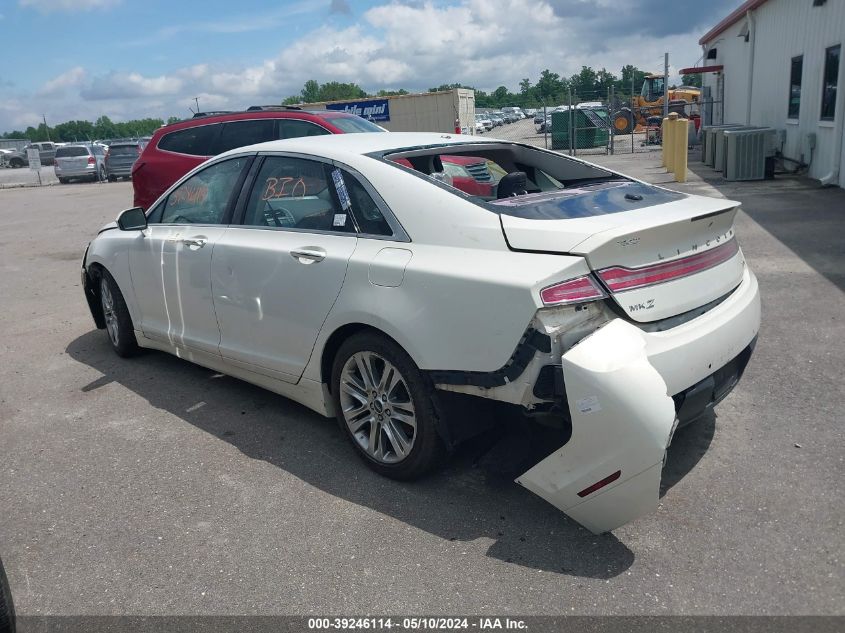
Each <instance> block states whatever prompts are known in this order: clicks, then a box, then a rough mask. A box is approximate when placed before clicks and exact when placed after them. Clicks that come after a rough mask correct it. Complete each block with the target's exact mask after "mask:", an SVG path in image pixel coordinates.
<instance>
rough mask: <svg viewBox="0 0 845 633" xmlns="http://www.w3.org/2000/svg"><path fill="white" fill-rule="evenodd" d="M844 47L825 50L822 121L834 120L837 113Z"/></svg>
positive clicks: (832, 47)
mask: <svg viewBox="0 0 845 633" xmlns="http://www.w3.org/2000/svg"><path fill="white" fill-rule="evenodd" d="M841 52H842V47H841V46H839V45H837V46H831V47H830V48H828V49H825V51H824V76H823V77H822V112H821V120H822V121H833V119H834V117H835V115H836V90H837V84H838V82H839V56H840V53H841Z"/></svg>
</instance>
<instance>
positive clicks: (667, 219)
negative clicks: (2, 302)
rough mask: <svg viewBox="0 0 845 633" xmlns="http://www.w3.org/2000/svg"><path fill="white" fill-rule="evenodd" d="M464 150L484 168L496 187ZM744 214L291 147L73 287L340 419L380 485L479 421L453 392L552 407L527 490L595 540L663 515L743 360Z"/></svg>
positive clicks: (636, 188)
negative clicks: (458, 410) (480, 190)
mask: <svg viewBox="0 0 845 633" xmlns="http://www.w3.org/2000/svg"><path fill="white" fill-rule="evenodd" d="M450 156H452V157H454V156H458V157H472V158H476V159H479V160H480V161H481V162H486V165H487V169H486V170H484V174H483V177H484V178H485V179H486V180H487V181H489V180H490V178H491V174H492V175H493V178H492V179H493V184H492V186H490V187H488V188H486V189H484V191H485V192H489V195H484V196H479V195H471V194H470V193H467V192H466V191H464V190H462V188H461V187H463V188H464V189H469V188H468V187H467V186H466V185H461V184H460V183H459V182H458V180H457V179H456V180H452V178H451V177H450V175H449V173H448V170H447V169H446V168H444V162H445V163H446V165H447V166H448V164H449V160H448V159H447V160H445V161H444V158H445V157H450ZM473 191H475V192H476V193H477V189H473ZM737 209H738V205H737V203H735V202H731V201H729V200H719V199H710V198H703V197H698V196H691V195H685V194H681V193H676V192H673V191H669V190H667V189H663V188H660V187H655V186H652V185H648V184H646V183H643V182H640V181H636V180H633V179H631V178H627V177H625V176H622V175H620V174H618V173H614V172H611V171H608V170H606V169H602V168H600V167H597V166H595V165H591V164H589V163H585V162H583V161H580V160H577V159H574V158H570V157H567V156H562V155H560V154H557V153H554V152H550V151H545V150H541V149H537V148H534V147H529V146H526V145H520V144H518V143H510V142H505V141H496V140H490V139H479V138H477V137H464V136H458V135H440V134H400V133H391V134H349V135H336V136H320V137H310V138H301V139H290V140H285V141H275V142H271V143H264V144H261V145H254V146H250V147H244V148H240V149H237V150H233V151H231V152H227V153H225V154H222V155H220V156H217V157H215V158H213V159H211V160H209V161H208V162H206V163H204V164H203V165H201V166H199V167H197V168H196V169H194V170H193V171H192V172H190V173H188V174H187V175H186V176H185V177H183V178H182V179H181V180H179V181H178V182H177V183H176V184H174V185H173V186H172V187H171V188H170V189H169V190H168V191H167V192H165V193H164V194H163V195H162V196H161V198H159V199H158V201H157V202H156V203H155V204H153V205H152V206H151V207H150V208H149V210H148V211H147V212H146V213H144V212H143V211H142V210H141V209H128V210H126V211H124V212H123V213H121V214H120V216H119V217H118V219H117V221H116V222H113V223H111V224H108V225H106V226H105V227H103V228H102V229H101V230H100V232H99V234H98V235H97V237H96V238H95V239H94V240H93V241H92V242H91V243H90V245H89V246H88V249H87V250H86V253H85V256H84V260H83V268H82V280H83V285H84V289H85V296H86V298H87V300H88V304H89V306H90V308H91V313H92V315H93V317H94V321H95V323H96V325H97V327H99V328H102V329H105V330H106V332H107V333H108V337H109V340H110V342H111V345H112V346H113V347H114V350H115V351H116V352H117V353H118V354H119V355H121V356H127V355H130V354H132V353H134V352H135V351H137V349H138V348H139V347H144V348H152V349H157V350H163V351H165V352H169V353H171V354H176V355H178V356H179V357H180V358H184V359H187V360H189V361H192V362H195V363H198V364H200V365H203V366H205V367H208V368H211V369H214V370H216V371H220V372H224V373H227V374H230V375H232V376H235V377H238V378H241V379H243V380H246V381H249V382H252V383H255V384H257V385H260V386H262V387H265V388H267V389H269V390H272V391H274V392H276V393H279V394H282V395H284V396H286V397H288V398H290V399H292V400H295V401H297V402H300V403H302V404H304V405H305V406H307V407H309V408H311V409H313V410H314V411H317V412H318V413H320V414H322V415H325V416H336V417H337V419H338V421H339V422H340V426H341V427H342V429H343V432H344V433H346V435H347V436H348V437H349V440H350V441H351V444H352V446H353V447H354V448H355V450H356V451H357V452H358V453H359V454H360V455H361V457H362V458H363V459H364V461H365V462H366V463H367V464H368V465H369V466H371V467H372V468H373V469H375V470H376V471H378V472H380V473H382V474H384V475H387V476H389V477H394V478H398V479H409V478H413V477H418V476H420V475H422V474H423V473H425V472H426V471H427V470H429V469H430V468H431V467H432V466H433V465H434V464H436V463H437V461H438V459H439V457H440V456H441V455H442V454H444V453H445V452H447V451H448V450H449V449H451V448H452V447H453V446H454V444H455V442H456V441H457V440H456V438H458V437H461V436H465V435H467V433H466V428H467V427H469V428H470V434H471V430H472V428H473V426H474V425H475V424H476V423H477V425H478V427H479V428H481V427H482V422H483V421H482V420H480V419H479V420H474V419H472V416H471V415H470V416H465V418H466V419H462V420H461V426H462V427H463V428H462V432H461V433H458V432H456V429H455V428H453V426H454V422H450V417H449V416H447V415H443V407H442V406H441V402H442V401H443V400H444V398H445V394H444V392H456V393H460V394H465V395H466V396H470V397H475V398H484V399H487V400H488V401H499V402H503V403H509V404H510V405H516V406H517V407H521V409H522V410H524V411H525V412H526V413H529V414H534V415H539V414H542V415H545V416H546V418H547V419H551V420H554V421H556V423H557V424H558V425H559V426H560V428H561V429H563V430H564V433H563V435H564V436H565V437H567V438H568V439H567V440H566V441H565V443H563V445H562V446H560V447H559V448H558V449H557V450H555V451H554V452H552V453H551V454H550V455H548V456H547V457H545V458H544V459H542V460H541V461H539V462H538V463H537V464H535V465H534V466H532V467H531V468H530V469H528V470H527V471H526V472H524V473H522V474H521V475H520V476H519V477H518V478H517V482H518V483H520V484H521V485H523V486H525V487H526V488H528V489H529V490H531V491H532V492H534V493H536V494H538V495H540V496H541V497H543V498H544V499H546V500H547V501H549V502H550V503H552V504H553V505H555V506H556V507H558V508H559V509H561V510H562V511H563V512H565V513H567V514H568V515H569V516H571V517H572V518H574V519H575V520H577V521H579V522H580V523H581V524H583V525H584V526H586V527H587V528H589V529H591V530H593V531H594V532H604V531H607V530H612V529H614V528H616V527H618V526H620V525H623V524H624V523H627V522H628V521H631V520H632V519H634V518H636V517H637V516H640V515H642V514H644V513H646V512H648V511H650V510H652V509H654V508H655V507H656V506H657V501H658V493H659V485H660V477H661V470H662V465H663V461H664V456H665V452H666V449H667V447H668V445H669V443H670V441H671V439H672V435H673V433H674V430H675V428H676V427H677V426H678V425H679V424H681V425H683V424H686V423H689V422H691V421H693V420H695V419H696V418H698V417H700V416H701V415H702V414H703V413H705V412H706V411H708V410H709V409H711V408H712V407H714V406H715V405H716V403H718V402H719V401H720V400H721V399H722V398H724V397H725V396H726V395H727V394H728V393H729V392H730V391H731V389H732V388H733V387H734V385H735V384H736V383H737V381H738V380H739V378H740V376H741V375H742V372H743V370H744V369H745V366H746V364H747V363H748V360H749V358H750V356H751V352H752V350H753V348H754V343H755V341H756V337H757V331H758V328H759V324H760V299H759V293H758V288H757V281H756V279H755V277H754V275H753V274H752V273H751V271H750V270H748V267H747V266H746V263H745V259H744V257H743V255H742V251H741V250H740V249H739V246H738V244H737V240H736V237H735V235H734V217H735V216H736V213H737ZM478 417H479V418H480V417H482V416H478Z"/></svg>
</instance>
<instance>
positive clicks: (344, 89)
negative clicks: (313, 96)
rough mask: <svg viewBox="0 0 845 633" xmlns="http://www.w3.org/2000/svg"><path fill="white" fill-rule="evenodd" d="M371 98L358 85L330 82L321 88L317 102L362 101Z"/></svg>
mask: <svg viewBox="0 0 845 633" xmlns="http://www.w3.org/2000/svg"><path fill="white" fill-rule="evenodd" d="M367 96H369V95H368V94H367V93H366V92H364V89H363V88H361V86H359V85H358V84H354V83H341V82H339V81H330V82H328V83H324V84H323V85H321V86H320V92H319V99H317V101H341V100H343V99H362V98H364V97H367Z"/></svg>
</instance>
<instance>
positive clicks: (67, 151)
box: [56, 145, 88, 158]
mask: <svg viewBox="0 0 845 633" xmlns="http://www.w3.org/2000/svg"><path fill="white" fill-rule="evenodd" d="M71 156H88V150H87V149H86V148H84V147H79V146H78V145H77V146H71V147H60V148H59V149H57V150H56V158H68V157H71Z"/></svg>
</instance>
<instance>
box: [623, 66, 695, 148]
mask: <svg viewBox="0 0 845 633" xmlns="http://www.w3.org/2000/svg"><path fill="white" fill-rule="evenodd" d="M665 92H666V90H665V86H664V84H663V75H646V78H645V80H644V81H643V87H642V90H641V91H640V94H638V95H634V96H633V97H631V107H627V106H626V107H623V108H620V109H619V110H617V111H616V112H614V113H613V116H611V121H612V122H613V127H614V128H615V129H616V134H630V133H631V132H632V131H634V129H637V131H640V130H641V129H644V128H645V127H646V122H647V119H648V117H650V116H662V115H663V99H664V96H665ZM700 97H701V90H699V89H698V88H694V87H692V86H679V87H678V88H670V89H669V112H677V113H678V114H679V115H681V116H690V115H692V116H696V115H697V114H698V112H697V110H698V101H699V99H700Z"/></svg>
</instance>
